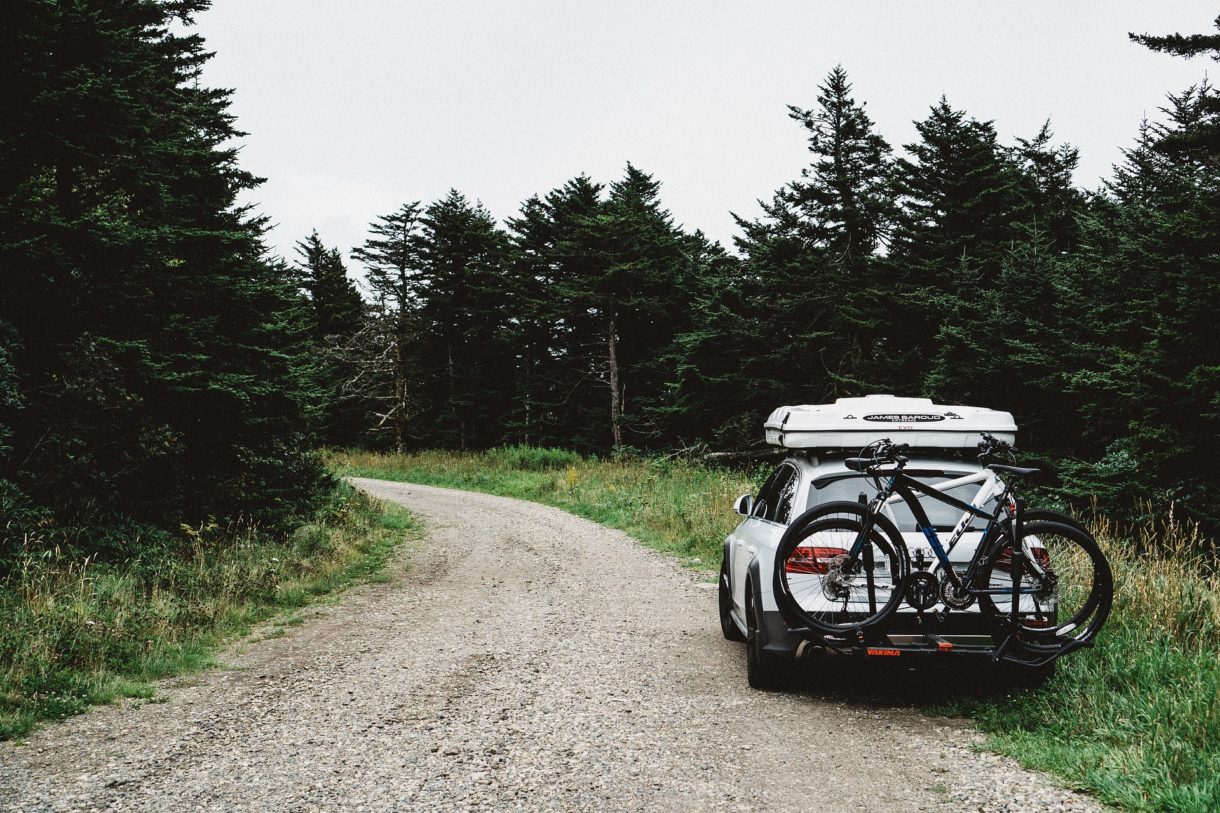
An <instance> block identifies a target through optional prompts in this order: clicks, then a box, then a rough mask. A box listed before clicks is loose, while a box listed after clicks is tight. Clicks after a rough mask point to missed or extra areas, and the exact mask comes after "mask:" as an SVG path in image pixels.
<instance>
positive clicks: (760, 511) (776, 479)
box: [753, 463, 799, 522]
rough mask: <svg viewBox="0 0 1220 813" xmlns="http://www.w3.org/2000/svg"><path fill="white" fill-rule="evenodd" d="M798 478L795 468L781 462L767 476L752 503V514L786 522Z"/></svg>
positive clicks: (769, 519)
mask: <svg viewBox="0 0 1220 813" xmlns="http://www.w3.org/2000/svg"><path fill="white" fill-rule="evenodd" d="M798 480H799V478H798V477H797V476H796V469H795V468H793V467H792V466H789V465H788V464H786V463H785V464H783V465H781V466H780V467H779V468H777V469H776V470H775V472H774V473H773V474H772V475H771V476H770V477H768V478H767V482H765V483H764V484H763V487H762V490H761V491H759V492H758V499H757V500H756V501H755V503H754V511H753V516H755V517H758V518H759V519H765V520H768V521H770V522H787V521H788V517H789V516H790V515H791V513H792V497H793V493H794V492H795V491H796V485H797V482H798Z"/></svg>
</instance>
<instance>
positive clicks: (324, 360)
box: [297, 231, 368, 446]
mask: <svg viewBox="0 0 1220 813" xmlns="http://www.w3.org/2000/svg"><path fill="white" fill-rule="evenodd" d="M297 254H298V255H300V259H299V260H298V261H297V266H298V268H299V270H300V274H301V285H302V287H303V288H304V290H305V292H306V293H307V294H308V295H309V304H310V316H309V324H310V334H311V338H312V342H311V344H313V345H315V346H322V347H325V346H328V345H334V344H341V343H343V342H346V341H349V340H350V339H351V337H352V336H354V335H355V334H356V333H357V332H358V331H359V330H360V328H361V327H362V326H363V324H364V311H365V307H364V299H363V298H361V296H360V291H359V290H357V288H356V285H355V283H353V282H352V280H351V278H350V277H348V275H347V267H346V266H345V265H344V264H343V255H341V254H340V253H339V250H338V249H336V248H327V247H326V246H324V245H323V244H322V240H321V238H319V237H318V233H317V232H316V231H315V232H313V233H312V234H310V235H309V237H307V238H305V239H304V240H302V241H301V242H299V243H297ZM312 355H314V358H313V361H312V366H311V369H310V372H311V373H312V377H313V385H314V389H315V391H316V392H317V393H318V394H319V396H320V398H319V400H318V401H317V403H315V404H313V405H312V406H313V409H312V411H311V416H312V417H313V420H314V424H315V434H317V436H318V438H319V440H321V441H322V442H323V443H326V444H329V445H339V446H350V445H353V444H356V443H359V442H361V441H362V440H363V433H364V429H365V424H366V423H367V413H368V404H367V403H366V402H365V401H364V399H362V398H360V397H359V396H353V395H351V394H349V393H348V392H347V391H346V387H345V385H346V384H347V382H348V381H350V380H351V378H352V377H353V376H354V374H355V373H354V371H353V369H352V366H351V364H349V363H345V362H344V361H343V359H342V358H340V357H339V356H338V355H336V354H333V353H330V354H312Z"/></svg>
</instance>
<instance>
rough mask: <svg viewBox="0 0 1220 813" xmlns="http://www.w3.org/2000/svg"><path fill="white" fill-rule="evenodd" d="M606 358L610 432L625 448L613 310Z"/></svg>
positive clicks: (618, 443) (616, 331) (607, 326)
mask: <svg viewBox="0 0 1220 813" xmlns="http://www.w3.org/2000/svg"><path fill="white" fill-rule="evenodd" d="M606 360H607V361H608V362H609V367H610V433H611V435H612V436H613V438H614V448H615V449H616V450H617V449H621V448H623V426H622V422H623V387H622V384H621V383H620V378H619V369H618V324H617V322H616V319H615V313H614V311H613V310H611V311H610V321H609V323H608V324H607V325H606Z"/></svg>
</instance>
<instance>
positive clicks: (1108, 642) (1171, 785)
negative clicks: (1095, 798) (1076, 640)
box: [955, 517, 1220, 813]
mask: <svg viewBox="0 0 1220 813" xmlns="http://www.w3.org/2000/svg"><path fill="white" fill-rule="evenodd" d="M1092 530H1093V532H1094V535H1096V536H1097V538H1098V541H1099V542H1100V543H1101V545H1102V549H1103V550H1104V551H1105V553H1106V556H1107V558H1108V559H1109V560H1110V564H1111V567H1113V569H1114V582H1115V602H1114V611H1113V614H1112V615H1111V616H1110V620H1109V622H1108V623H1107V625H1106V627H1105V629H1104V630H1103V631H1102V633H1101V635H1100V636H1099V639H1098V642H1097V646H1096V647H1095V648H1094V649H1092V650H1086V651H1084V652H1081V653H1079V654H1076V655H1070V656H1068V657H1066V658H1064V659H1062V660H1061V661H1060V662H1059V669H1058V673H1057V674H1056V676H1055V679H1054V680H1053V681H1052V682H1051V683H1050V684H1049V685H1047V686H1046V687H1045V688H1044V689H1043V690H1041V691H1039V692H1031V693H1026V694H1023V695H1021V696H1019V697H1016V698H1011V699H1005V700H991V701H988V700H974V701H967V702H964V703H962V704H960V705H959V706H958V707H957V708H956V709H955V710H957V711H962V712H966V713H969V714H971V715H973V716H974V717H976V718H977V719H978V720H979V721H980V723H981V724H982V726H983V727H984V729H985V730H987V731H989V732H990V733H991V734H992V737H991V741H990V743H989V744H990V747H992V748H994V749H995V750H998V751H1002V752H1004V753H1008V754H1010V755H1012V756H1015V757H1017V758H1019V759H1021V760H1022V761H1023V762H1025V763H1027V764H1029V765H1032V766H1034V767H1038V768H1042V769H1044V770H1049V771H1052V772H1054V773H1057V774H1059V775H1061V776H1064V777H1066V778H1068V779H1069V780H1071V781H1072V782H1075V783H1077V784H1080V785H1081V786H1083V787H1086V788H1089V789H1090V790H1092V791H1093V792H1095V793H1097V795H1099V796H1100V797H1101V798H1102V799H1104V800H1106V801H1107V802H1111V803H1113V804H1116V805H1119V806H1120V807H1123V808H1124V809H1127V810H1138V811H1192V812H1193V811H1199V813H1203V812H1204V811H1207V812H1208V813H1214V811H1217V810H1220V578H1218V577H1217V574H1216V572H1215V570H1214V568H1213V561H1212V560H1211V558H1210V557H1209V556H1207V555H1206V554H1205V552H1204V551H1205V550H1206V547H1205V545H1204V544H1203V540H1201V539H1200V538H1199V534H1198V531H1197V529H1196V528H1193V527H1190V526H1183V525H1180V524H1177V523H1174V522H1172V521H1169V522H1163V523H1148V524H1147V525H1145V526H1144V527H1142V528H1135V529H1124V528H1121V527H1119V526H1117V525H1116V524H1115V523H1113V522H1110V521H1108V520H1107V519H1105V518H1103V517H1098V518H1095V519H1094V520H1093V522H1092Z"/></svg>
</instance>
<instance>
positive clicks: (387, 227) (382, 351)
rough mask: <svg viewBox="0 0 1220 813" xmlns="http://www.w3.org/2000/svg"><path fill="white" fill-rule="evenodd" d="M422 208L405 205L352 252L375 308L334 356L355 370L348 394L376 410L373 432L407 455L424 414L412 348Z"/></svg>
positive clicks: (420, 282) (415, 330)
mask: <svg viewBox="0 0 1220 813" xmlns="http://www.w3.org/2000/svg"><path fill="white" fill-rule="evenodd" d="M421 208H422V207H421V206H420V204H419V203H418V202H414V203H405V204H403V205H402V206H401V207H399V208H398V210H396V211H394V212H391V213H390V214H387V215H382V216H381V217H379V218H377V220H375V221H373V222H372V223H371V224H369V231H370V233H371V236H370V237H369V238H368V239H367V240H365V242H364V245H363V246H361V247H359V248H356V249H353V250H352V258H353V259H355V260H357V261H358V262H361V263H363V264H364V267H365V278H366V280H367V281H368V287H369V291H370V292H371V294H372V297H373V306H372V308H371V309H370V312H369V316H368V319H367V320H366V323H365V324H364V325H363V326H362V327H361V329H360V330H359V331H357V332H356V333H355V334H354V335H353V336H352V337H351V339H350V340H349V341H347V342H345V343H343V344H342V345H340V346H338V347H337V348H336V351H335V352H336V355H337V358H338V360H339V362H340V363H346V364H349V365H351V366H353V367H354V368H355V370H356V374H355V375H354V376H353V377H352V378H351V379H350V380H349V382H348V384H347V388H346V390H345V394H346V395H348V396H349V397H353V398H361V399H364V400H366V401H368V402H370V403H372V404H374V406H373V413H374V417H375V422H374V424H373V426H372V428H371V431H373V432H374V433H378V432H381V431H385V430H388V431H389V432H390V433H391V435H392V437H393V443H394V449H395V451H397V452H405V451H406V450H407V448H408V446H409V444H410V441H411V440H412V437H413V435H414V434H416V433H414V431H413V428H412V422H413V421H414V420H415V419H416V417H417V416H418V414H419V412H420V405H419V402H418V389H419V387H418V385H417V383H416V382H415V381H414V378H413V374H414V370H413V369H412V358H411V348H412V346H413V343H414V342H415V341H416V339H417V337H418V336H419V334H420V332H421V330H420V324H419V322H420V320H419V314H418V311H419V306H420V290H421V287H422V285H423V268H422V260H421V257H420V253H421V252H420V243H421V233H422V224H421V222H420V212H421Z"/></svg>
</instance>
